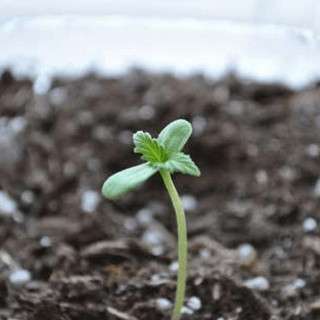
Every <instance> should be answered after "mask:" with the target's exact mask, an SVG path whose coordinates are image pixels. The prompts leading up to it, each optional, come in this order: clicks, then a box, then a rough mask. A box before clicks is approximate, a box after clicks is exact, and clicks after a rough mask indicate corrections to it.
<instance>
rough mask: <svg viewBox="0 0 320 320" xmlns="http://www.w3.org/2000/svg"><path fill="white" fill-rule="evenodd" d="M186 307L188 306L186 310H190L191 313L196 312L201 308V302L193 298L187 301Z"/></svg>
mask: <svg viewBox="0 0 320 320" xmlns="http://www.w3.org/2000/svg"><path fill="white" fill-rule="evenodd" d="M187 306H188V308H190V309H192V310H193V311H198V310H200V309H201V307H202V302H201V300H200V299H199V298H198V297H196V296H193V297H191V298H190V299H189V300H188V302H187Z"/></svg>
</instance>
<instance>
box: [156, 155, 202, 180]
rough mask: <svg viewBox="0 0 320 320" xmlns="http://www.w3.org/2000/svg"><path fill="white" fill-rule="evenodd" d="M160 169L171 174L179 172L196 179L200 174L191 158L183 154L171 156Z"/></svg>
mask: <svg viewBox="0 0 320 320" xmlns="http://www.w3.org/2000/svg"><path fill="white" fill-rule="evenodd" d="M161 167H162V168H164V169H167V170H169V171H170V172H172V173H173V172H181V173H184V174H189V175H191V176H197V177H198V176H200V174H201V173H200V170H199V168H198V167H197V165H196V164H195V163H194V162H193V161H192V159H191V157H190V156H189V155H187V154H185V153H183V152H178V153H175V154H173V155H172V156H171V158H170V159H169V160H168V161H166V162H165V163H164V164H163V165H162V166H161Z"/></svg>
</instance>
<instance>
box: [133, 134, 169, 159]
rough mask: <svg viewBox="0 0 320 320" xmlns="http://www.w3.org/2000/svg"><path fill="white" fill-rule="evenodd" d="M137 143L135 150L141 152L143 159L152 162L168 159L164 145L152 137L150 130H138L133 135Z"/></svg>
mask: <svg viewBox="0 0 320 320" xmlns="http://www.w3.org/2000/svg"><path fill="white" fill-rule="evenodd" d="M133 142H134V144H135V148H134V152H135V153H140V154H141V155H142V159H143V160H145V161H149V162H150V163H151V164H156V163H158V162H164V161H166V160H167V153H166V151H165V149H164V147H163V146H161V145H160V143H159V142H158V141H157V139H154V138H152V137H151V135H150V134H149V133H148V132H143V131H138V132H136V133H135V134H134V135H133Z"/></svg>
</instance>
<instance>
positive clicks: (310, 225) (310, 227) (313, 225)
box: [303, 218, 318, 232]
mask: <svg viewBox="0 0 320 320" xmlns="http://www.w3.org/2000/svg"><path fill="white" fill-rule="evenodd" d="M317 227H318V223H317V221H316V220H315V219H313V218H306V219H305V220H304V221H303V230H304V231H305V232H312V231H315V230H316V229H317Z"/></svg>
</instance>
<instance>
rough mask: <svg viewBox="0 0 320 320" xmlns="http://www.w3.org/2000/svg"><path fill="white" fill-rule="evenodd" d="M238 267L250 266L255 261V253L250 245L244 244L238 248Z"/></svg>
mask: <svg viewBox="0 0 320 320" xmlns="http://www.w3.org/2000/svg"><path fill="white" fill-rule="evenodd" d="M238 255H239V261H240V265H241V266H244V267H250V266H252V265H253V264H254V263H255V262H256V260H257V251H256V249H255V248H254V247H253V246H252V245H251V244H250V243H244V244H242V245H240V246H239V247H238Z"/></svg>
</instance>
